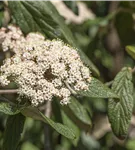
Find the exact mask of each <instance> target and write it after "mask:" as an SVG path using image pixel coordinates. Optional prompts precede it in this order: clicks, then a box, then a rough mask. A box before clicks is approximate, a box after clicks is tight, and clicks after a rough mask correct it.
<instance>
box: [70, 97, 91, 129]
mask: <svg viewBox="0 0 135 150" xmlns="http://www.w3.org/2000/svg"><path fill="white" fill-rule="evenodd" d="M70 102H71V103H70V104H69V105H68V106H69V108H70V109H71V110H72V112H73V113H74V115H75V116H76V117H77V118H78V119H79V120H80V121H82V122H83V123H85V124H88V125H90V126H91V120H90V117H89V116H88V113H87V111H86V109H85V108H84V106H83V105H82V104H80V103H79V102H78V101H77V100H76V98H74V97H71V99H70Z"/></svg>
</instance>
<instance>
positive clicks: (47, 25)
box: [9, 1, 99, 76]
mask: <svg viewBox="0 0 135 150" xmlns="http://www.w3.org/2000/svg"><path fill="white" fill-rule="evenodd" d="M9 8H10V10H11V12H12V14H13V17H14V18H15V21H16V23H17V24H18V25H19V26H20V28H21V29H22V31H23V32H24V33H29V32H31V31H34V32H35V31H39V32H41V33H44V34H45V35H46V36H47V37H49V38H62V37H64V38H65V39H66V40H67V42H68V43H69V44H70V45H72V46H73V47H78V46H77V44H76V41H75V39H74V37H73V34H72V32H71V31H70V29H69V28H68V27H67V26H66V24H65V22H64V19H63V18H62V17H61V16H60V15H59V13H58V11H57V10H56V8H55V7H54V6H53V4H52V3H51V2H49V1H46V2H41V1H40V2H38V1H33V2H32V1H31V2H29V1H22V2H9ZM61 33H62V34H63V36H62V35H61ZM78 52H79V54H80V57H81V59H82V60H83V62H84V63H85V64H87V65H88V66H89V67H90V69H91V71H93V72H94V73H95V75H97V76H98V75H99V71H98V69H97V68H96V66H95V65H94V64H93V63H92V62H91V61H90V60H89V58H88V57H87V56H86V55H85V54H84V52H83V51H81V50H80V49H79V50H78Z"/></svg>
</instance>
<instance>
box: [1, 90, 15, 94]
mask: <svg viewBox="0 0 135 150" xmlns="http://www.w3.org/2000/svg"><path fill="white" fill-rule="evenodd" d="M17 92H18V89H12V90H0V94H12V93H17Z"/></svg>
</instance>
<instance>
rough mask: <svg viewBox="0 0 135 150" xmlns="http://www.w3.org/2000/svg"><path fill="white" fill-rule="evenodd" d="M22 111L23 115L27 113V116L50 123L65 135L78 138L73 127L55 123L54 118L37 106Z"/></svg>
mask: <svg viewBox="0 0 135 150" xmlns="http://www.w3.org/2000/svg"><path fill="white" fill-rule="evenodd" d="M21 112H22V114H23V115H25V116H27V117H31V118H34V119H37V120H41V121H43V122H45V123H47V124H49V125H50V126H51V127H52V128H54V129H55V130H56V131H57V132H58V133H60V134H62V135H63V136H65V137H67V138H69V139H75V138H76V136H75V134H74V132H73V131H72V129H69V128H68V127H67V126H65V125H62V124H60V123H55V122H54V121H53V120H51V119H50V118H48V117H46V116H45V115H43V114H42V113H41V112H40V111H39V110H38V109H37V108H34V107H29V108H24V109H22V110H21Z"/></svg>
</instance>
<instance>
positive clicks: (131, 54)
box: [126, 45, 135, 59]
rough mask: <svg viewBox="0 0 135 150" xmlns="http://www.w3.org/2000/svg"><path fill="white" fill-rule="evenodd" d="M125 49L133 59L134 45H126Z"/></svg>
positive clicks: (134, 56)
mask: <svg viewBox="0 0 135 150" xmlns="http://www.w3.org/2000/svg"><path fill="white" fill-rule="evenodd" d="M126 51H127V52H128V54H129V55H130V56H131V57H132V58H133V59H135V46H131V45H129V46H126Z"/></svg>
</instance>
